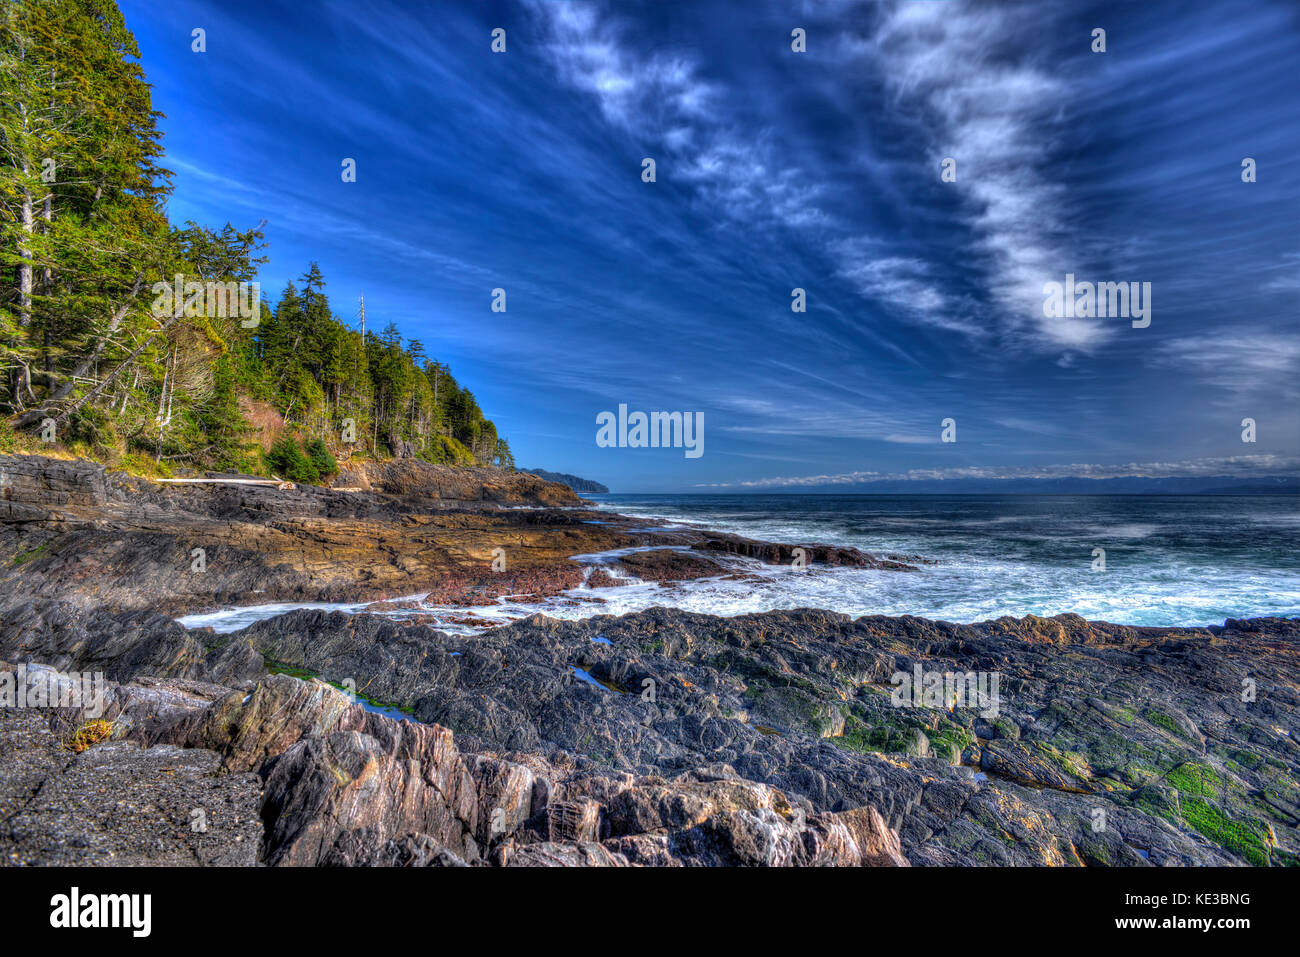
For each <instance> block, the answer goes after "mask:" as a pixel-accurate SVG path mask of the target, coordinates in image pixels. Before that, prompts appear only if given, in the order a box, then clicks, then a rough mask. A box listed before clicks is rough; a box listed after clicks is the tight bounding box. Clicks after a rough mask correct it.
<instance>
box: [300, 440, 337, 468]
mask: <svg viewBox="0 0 1300 957" xmlns="http://www.w3.org/2000/svg"><path fill="white" fill-rule="evenodd" d="M303 449H304V450H305V451H306V453H307V458H309V459H311V464H312V466H313V467H314V468H315V469H316V472H317V474H318V475H320V476H322V477H323V476H326V475H333V474H334V473H335V472H337V471H338V470H339V463H338V462H336V461H335V460H334V456H333V455H332V454H331V453H330V450H329V448H328V447H327V446H326V445H325V442H324V440H323V439H320V438H314V439H309V440H308V441H307V443H306V444H305V445H304V446H303Z"/></svg>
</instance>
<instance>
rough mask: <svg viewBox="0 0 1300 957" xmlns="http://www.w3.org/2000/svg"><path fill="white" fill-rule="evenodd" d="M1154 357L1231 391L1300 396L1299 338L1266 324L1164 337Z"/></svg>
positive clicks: (1234, 392) (1236, 393)
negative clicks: (1217, 331) (1201, 333)
mask: <svg viewBox="0 0 1300 957" xmlns="http://www.w3.org/2000/svg"><path fill="white" fill-rule="evenodd" d="M1153 361H1154V363H1155V364H1156V365H1158V366H1166V367H1177V368H1179V369H1180V370H1181V371H1182V373H1183V374H1191V375H1193V376H1195V377H1196V379H1197V381H1198V382H1201V383H1204V384H1207V385H1213V386H1216V387H1218V388H1221V389H1225V390H1227V391H1228V392H1231V393H1233V394H1234V395H1245V394H1252V393H1258V392H1267V393H1269V395H1270V396H1271V397H1272V398H1274V399H1278V398H1284V399H1294V398H1296V397H1297V396H1300V388H1298V387H1297V382H1300V340H1298V339H1297V338H1296V337H1295V336H1294V335H1279V334H1277V333H1275V332H1271V331H1268V330H1265V329H1258V328H1255V329H1252V328H1249V327H1245V328H1243V327H1238V328H1236V329H1233V330H1231V331H1228V332H1219V333H1214V334H1205V335H1197V336H1185V337H1183V338H1181V339H1171V340H1166V341H1164V342H1162V343H1161V344H1160V345H1159V347H1158V349H1157V352H1156V356H1155V358H1154V360H1153Z"/></svg>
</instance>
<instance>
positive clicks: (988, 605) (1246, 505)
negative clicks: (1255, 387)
mask: <svg viewBox="0 0 1300 957" xmlns="http://www.w3.org/2000/svg"><path fill="white" fill-rule="evenodd" d="M587 497H588V498H590V499H591V500H592V501H595V502H597V503H598V507H599V508H601V509H603V510H607V511H611V512H617V513H621V514H624V515H630V516H636V517H645V518H658V519H666V520H668V521H669V522H672V523H677V524H690V525H698V526H702V527H705V528H711V529H716V530H719V531H727V532H734V533H736V534H739V535H744V536H747V537H750V538H757V539H763V540H767V541H776V542H785V543H790V544H813V543H818V544H833V545H850V546H854V547H856V548H859V549H862V550H863V551H867V552H870V553H872V554H874V555H877V556H879V557H885V556H900V557H902V558H903V559H904V560H907V559H908V557H910V556H919V557H920V558H923V559H925V560H926V561H927V563H925V564H921V563H916V562H914V563H913V564H916V566H917V568H918V571H916V572H912V573H900V572H896V571H885V570H875V569H859V568H825V567H817V566H812V567H811V568H810V569H809V570H807V571H806V572H799V571H795V570H793V569H791V568H787V567H785V566H771V565H762V564H760V563H758V562H755V561H751V560H747V559H741V558H736V559H734V561H733V564H734V565H735V569H736V570H737V571H742V572H745V573H746V574H745V576H744V580H727V578H726V577H720V578H716V579H703V580H698V581H689V582H679V583H672V584H669V585H664V586H661V585H658V584H656V583H654V582H639V581H635V580H633V581H631V582H627V581H626V580H625V583H623V584H620V585H619V586H616V587H609V588H588V587H585V586H584V587H583V588H582V589H580V590H579V591H580V592H581V593H582V594H581V596H580V597H583V598H588V599H590V598H595V597H599V598H601V599H603V601H602V602H590V601H585V602H579V603H574V602H571V601H564V600H556V599H549V600H541V601H538V602H535V603H532V602H528V601H525V600H520V601H504V600H503V601H501V602H500V603H498V604H497V605H495V606H489V607H486V608H482V607H480V608H474V609H473V610H472V611H473V614H474V615H475V616H477V617H478V618H480V619H483V620H484V623H485V624H486V623H495V624H504V623H506V622H508V621H512V620H514V619H517V618H521V617H525V616H527V615H530V614H534V613H536V612H543V613H545V614H548V615H551V616H552V617H556V618H586V617H591V616H593V615H598V614H614V615H621V614H626V613H628V612H633V611H640V610H642V609H645V608H649V607H653V606H655V605H663V606H668V607H675V608H682V609H686V610H688V611H696V612H702V613H708V614H714V615H738V614H745V613H749V612H758V611H768V610H772V609H785V608H799V607H808V608H824V609H829V610H832V611H838V612H842V613H844V614H847V615H851V616H855V617H856V616H859V615H904V614H906V615H917V616H920V617H923V618H935V619H942V620H946V621H953V622H975V621H983V620H986V619H990V618H998V617H1000V616H1002V615H1013V616H1016V617H1019V616H1022V615H1027V614H1034V615H1044V616H1046V615H1056V614H1060V613H1062V612H1075V613H1077V614H1080V615H1082V616H1084V617H1085V618H1089V619H1094V620H1096V619H1099V620H1104V621H1110V622H1115V623H1118V624H1129V625H1218V624H1222V623H1223V621H1224V619H1226V618H1247V617H1254V616H1261V615H1277V616H1292V615H1300V502H1298V501H1297V500H1296V498H1295V497H1294V496H1291V495H1280V496H1272V495H1243V496H1215V495H1180V496H1172V495H1170V496H1164V495H1115V496H1065V495H953V496H941V495H808V494H754V495H706V494H695V495H615V494H610V495H588V496H587ZM1095 549H1101V550H1103V551H1104V564H1105V567H1104V570H1101V568H1100V563H1099V562H1098V560H1097V559H1098V555H1097V554H1096V553H1095V552H1094V550H1095ZM616 558H617V553H609V554H603V555H602V554H597V555H587V556H582V557H581V560H582V561H583V562H585V563H587V564H590V565H593V566H595V565H600V564H603V563H606V562H609V561H613V560H615V559H616ZM931 563H932V564H931ZM296 607H314V608H335V609H339V610H343V611H362V610H364V609H365V605H363V604H355V605H348V604H335V605H327V604H320V603H311V604H306V605H288V604H276V605H262V606H256V607H246V608H238V609H227V610H224V611H219V612H214V613H210V614H201V615H189V616H186V617H185V618H182V619H180V621H181V622H182V623H183V624H185V625H187V626H190V627H199V626H203V625H211V626H212V627H214V628H215V629H216V630H217V631H222V632H225V631H232V630H235V629H237V628H242V627H244V626H245V625H247V624H249V623H250V622H252V621H255V620H257V619H259V618H266V617H269V616H271V615H274V614H279V613H281V612H283V611H287V610H289V609H291V608H296ZM418 610H419V611H420V612H426V613H432V614H435V615H440V614H442V613H448V615H449V617H458V616H457V615H455V614H454V613H455V612H456V609H452V608H446V607H442V606H434V605H421V606H420V607H419V609H418ZM391 614H393V616H394V617H404V616H406V615H407V614H409V612H403V611H397V612H392V613H391ZM442 627H443V628H444V630H446V631H449V632H458V633H464V634H472V633H474V632H475V631H476V630H478V629H477V628H475V627H471V626H463V625H457V624H453V623H451V622H448V623H447V624H446V625H443V626H442ZM480 627H481V626H480Z"/></svg>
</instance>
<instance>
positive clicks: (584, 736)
mask: <svg viewBox="0 0 1300 957" xmlns="http://www.w3.org/2000/svg"><path fill="white" fill-rule="evenodd" d="M12 615H13V616H16V617H11V618H10V619H5V620H6V621H12V620H16V621H20V622H22V623H23V627H22V628H20V629H15V628H12V627H8V626H6V627H4V628H3V630H0V658H3V659H5V660H8V661H10V662H11V663H16V662H19V661H31V660H35V659H34V658H33V657H32V656H33V655H40V654H45V653H48V652H49V651H55V652H58V654H59V655H60V656H61V657H60V658H59V660H60V662H64V663H66V664H68V665H77V664H78V663H79V662H85V661H95V660H99V659H98V658H97V657H95V656H98V655H101V654H102V651H101V649H102V648H104V647H108V646H112V647H113V648H114V649H115V659H116V660H119V661H133V662H137V663H138V670H137V671H136V673H135V674H133V675H131V674H127V673H126V672H128V671H130V670H131V668H130V667H128V666H126V665H121V666H119V667H118V670H117V672H116V676H117V681H116V682H115V683H113V684H112V686H111V691H110V694H109V695H108V699H107V706H106V710H105V720H108V721H111V722H112V727H113V731H112V735H111V738H110V740H109V741H108V742H107V743H105V744H101V745H97V746H95V747H92V748H91V749H90V750H88V751H86V752H85V753H84V754H82V755H80V756H70V755H69V754H67V753H66V752H65V751H63V750H60V748H61V745H60V744H59V742H60V741H62V740H64V739H65V738H66V736H67V734H68V733H69V732H70V730H71V724H70V723H69V721H68V719H67V716H66V715H65V714H63V713H62V712H60V713H59V714H58V716H56V718H55V720H51V719H50V717H49V716H47V715H44V714H42V713H41V712H35V711H31V710H28V711H26V712H22V713H21V714H20V715H19V717H18V718H16V719H15V717H14V715H15V714H17V712H12V711H11V712H10V713H9V714H8V715H6V718H7V723H6V724H5V725H4V726H3V731H2V732H0V747H2V748H3V753H4V755H5V759H4V760H5V761H6V762H7V763H6V764H5V765H4V767H5V792H4V793H5V795H6V797H5V799H4V801H5V803H4V805H3V807H4V808H5V809H6V810H5V811H4V813H3V817H0V820H3V821H4V826H3V828H0V842H5V843H7V844H8V850H7V851H6V853H8V854H9V855H10V856H11V857H15V856H16V859H22V860H27V861H32V862H40V861H45V860H54V859H57V860H67V859H68V858H67V855H68V854H71V856H72V858H73V859H81V858H80V857H79V855H83V856H85V857H87V858H90V857H91V856H92V855H91V853H90V851H89V850H86V851H84V852H77V851H74V852H69V851H67V850H65V849H55V848H54V847H53V846H52V845H50V844H49V842H48V841H46V842H45V843H44V844H42V843H41V840H40V838H39V835H40V834H41V833H42V832H41V825H40V820H41V819H42V815H48V816H49V817H50V819H51V821H52V822H53V823H52V825H51V832H52V833H62V830H61V829H62V828H63V827H64V825H63V824H61V823H59V822H61V821H64V820H65V818H64V817H62V816H61V814H62V812H61V811H60V810H59V808H60V805H59V803H58V802H54V803H53V804H50V805H49V806H48V807H47V808H45V809H44V810H41V808H42V807H43V806H42V805H39V804H36V805H32V804H26V805H23V804H22V802H23V801H24V800H26V799H27V798H30V796H31V795H32V794H39V793H45V791H46V789H47V788H50V787H51V785H47V784H42V781H44V780H45V779H49V780H50V781H57V780H58V777H59V776H60V775H65V774H67V773H68V771H67V768H69V767H71V768H74V769H78V768H83V767H84V768H97V769H99V772H98V773H103V774H104V775H105V779H106V781H107V782H109V785H110V787H109V793H111V792H112V790H113V788H112V782H113V781H114V780H115V778H114V777H113V775H114V774H116V773H118V769H120V767H122V766H125V765H126V764H129V763H130V762H132V761H139V762H142V764H141V767H142V768H144V769H145V773H146V774H148V773H152V772H149V771H148V770H147V769H148V768H149V764H148V762H149V761H155V760H156V759H157V757H158V756H173V757H174V756H175V755H178V754H184V755H200V757H197V758H192V760H194V761H196V762H197V763H196V764H195V767H202V768H205V769H210V770H212V771H215V772H216V774H215V776H210V777H201V778H195V779H194V780H196V781H202V782H206V784H207V785H208V786H212V787H216V786H217V784H220V783H221V782H226V781H228V780H235V781H245V782H247V781H249V780H255V781H256V782H257V785H258V788H259V790H258V796H257V813H258V815H259V817H260V821H261V829H260V835H259V838H260V839H259V844H258V850H257V854H256V859H257V860H258V861H259V862H262V863H267V864H272V865H286V864H291V865H297V864H329V865H391V866H461V865H468V866H485V865H493V866H521V865H529V866H542V865H548V866H623V865H633V866H637V865H643V866H699V865H746V866H748V865H757V866H786V865H790V866H811V865H838V866H861V865H881V864H886V865H887V864H905V863H911V864H922V865H951V864H957V865H962V864H1020V865H1026V864H1033V865H1038V864H1056V865H1134V866H1145V865H1148V864H1150V865H1170V864H1172V865H1223V864H1228V865H1232V864H1237V865H1240V864H1291V863H1294V862H1295V860H1296V857H1295V855H1296V853H1297V850H1298V849H1300V831H1298V830H1297V819H1298V816H1300V807H1298V805H1297V797H1298V794H1300V792H1298V789H1297V782H1296V768H1297V766H1298V765H1300V749H1297V746H1296V744H1295V741H1294V737H1293V735H1294V732H1295V728H1296V720H1295V716H1296V714H1297V706H1298V705H1300V692H1297V684H1296V682H1297V674H1298V673H1300V671H1298V669H1297V661H1296V655H1297V650H1298V644H1297V639H1298V638H1300V623H1298V622H1295V621H1291V620H1283V619H1255V620H1251V621H1244V622H1242V621H1229V622H1227V623H1225V625H1224V626H1223V627H1222V628H1215V629H1199V628H1194V629H1177V628H1131V627H1124V626H1115V625H1109V624H1105V623H1099V622H1086V621H1084V620H1083V619H1081V618H1078V617H1077V616H1072V615H1063V616H1058V617H1056V618H1050V619H1040V618H1033V617H1032V616H1031V617H1027V618H1023V619H1002V620H999V621H994V622H985V623H981V624H978V625H969V626H961V625H953V624H948V623H944V622H931V621H926V620H923V619H917V618H908V617H904V618H883V617H866V618H860V619H856V620H853V619H850V618H848V617H846V616H843V615H837V614H831V613H827V612H820V611H812V610H798V611H791V612H769V613H765V614H761V615H748V616H741V617H737V618H730V619H727V618H716V617H712V616H707V615H694V614H689V613H685V612H679V611H670V610H665V609H652V610H650V611H647V612H644V613H641V614H636V615H627V616H623V617H621V618H613V617H598V618H594V619H590V620H586V621H574V622H558V621H555V620H551V619H547V618H543V617H540V616H539V617H535V618H532V619H528V620H527V621H523V622H517V623H515V624H513V625H510V626H508V627H504V628H499V629H496V630H492V631H489V632H485V633H484V634H481V635H476V636H474V637H472V638H464V637H454V636H448V635H446V634H444V633H442V632H439V631H436V630H434V629H432V628H429V627H427V626H425V625H419V624H409V623H407V624H403V623H399V622H395V621H391V620H388V619H384V618H380V617H378V616H373V615H358V616H349V615H344V614H341V613H337V612H335V613H324V612H319V611H297V612H292V613H290V614H286V615H282V616H280V617H278V618H273V619H269V620H266V621H263V622H259V623H258V624H256V625H253V626H251V627H249V628H247V629H245V630H244V631H242V632H238V633H235V634H233V635H225V636H218V635H214V634H212V633H211V632H208V631H192V632H188V633H183V634H182V635H180V636H178V635H177V633H176V631H175V629H174V627H173V626H172V624H171V623H170V622H165V621H154V620H151V619H142V618H139V617H136V616H129V615H128V616H123V617H122V620H121V621H119V620H118V619H115V618H114V617H113V616H103V617H100V616H90V617H87V618H77V617H75V616H74V617H73V618H72V619H71V621H72V623H73V626H69V625H68V624H67V622H68V619H67V618H66V616H67V615H68V609H67V607H66V606H65V605H61V604H59V603H48V604H47V605H44V606H42V605H40V604H39V603H35V604H33V603H28V604H26V605H25V606H23V607H21V608H20V609H18V610H17V611H14V612H13V613H12ZM46 616H50V617H52V618H53V619H54V620H56V621H60V622H64V624H63V625H62V626H60V627H58V628H55V627H53V625H50V626H49V627H44V628H43V627H42V625H41V622H42V621H44V620H45V617H46ZM60 616H63V617H60ZM70 629H71V633H73V634H74V635H75V636H78V637H77V638H76V640H75V641H72V642H69V641H67V640H65V639H62V638H60V637H58V636H59V635H61V634H63V633H64V632H65V631H69V630H70ZM78 629H80V630H78ZM83 632H84V636H82V633H83ZM34 635H35V636H41V635H44V636H46V637H45V638H44V639H42V640H40V641H38V640H35V639H33V637H32V636H34ZM186 642H189V643H192V646H191V645H190V644H186ZM178 647H179V648H182V649H183V651H182V652H178V651H177V650H176V649H177V648H178ZM79 655H80V656H82V657H78V656H79ZM87 655H89V656H90V657H85V656H87ZM263 656H265V658H266V659H267V660H271V661H273V662H276V663H277V665H276V667H277V668H290V669H292V670H293V671H294V673H295V674H299V675H303V674H307V673H315V674H318V675H319V676H320V677H321V678H323V679H325V680H326V681H329V682H334V683H335V684H338V685H345V686H347V687H355V688H356V690H357V691H358V692H360V693H362V694H364V695H366V696H368V697H369V698H370V699H373V700H375V701H378V702H381V703H383V704H384V705H386V706H390V707H400V708H404V709H406V710H407V711H408V713H409V714H410V715H411V717H412V718H413V719H415V720H406V721H397V720H394V719H393V718H391V717H388V716H386V715H384V714H378V713H376V712H375V711H374V710H372V709H371V708H370V707H369V706H367V705H364V704H361V703H357V702H356V701H354V700H353V699H351V698H349V697H348V696H346V695H345V694H343V693H342V692H341V691H339V690H337V689H336V688H335V687H333V686H331V685H330V684H326V683H324V682H322V681H319V680H313V679H307V680H303V679H301V678H298V677H291V676H289V675H288V674H268V673H266V672H265V670H262V669H261V668H260V666H258V665H256V664H255V662H257V661H259V660H261V659H262V658H263ZM234 663H237V664H234ZM918 665H919V666H920V667H921V668H922V669H923V670H924V671H926V672H939V673H943V672H961V673H965V672H985V673H993V674H997V675H998V676H999V685H998V696H997V699H996V701H984V702H982V703H981V702H975V705H976V706H975V707H967V706H966V703H965V702H962V703H959V704H958V705H957V706H948V705H945V704H944V703H943V702H941V701H940V702H934V703H933V704H929V705H927V704H925V703H922V705H921V706H919V707H895V706H894V703H893V701H892V700H891V697H892V692H893V690H894V687H893V685H892V684H891V677H892V676H894V675H895V673H906V674H913V673H914V669H915V668H916V666H918ZM12 666H13V665H12V664H11V665H10V666H9V667H12ZM154 668H157V669H160V671H161V672H166V674H162V675H161V676H160V675H158V674H150V673H148V672H149V670H150V669H154ZM1247 680H1249V682H1253V687H1254V697H1253V700H1244V698H1249V696H1243V693H1242V690H1243V687H1244V684H1243V683H1244V682H1246V681H1247ZM33 716H35V717H33ZM15 722H17V723H15ZM41 722H44V728H45V730H44V731H43V732H42V731H41V727H40V723H41ZM42 735H44V737H42ZM101 749H119V750H106V751H105V759H104V760H103V761H102V762H100V763H99V764H96V763H94V762H96V761H98V760H99V759H97V758H87V755H95V754H96V753H97V752H99V751H100V750H101ZM159 749H171V750H159ZM28 752H31V753H32V754H34V755H36V758H34V759H33V760H31V761H27V760H25V759H24V758H23V757H22V756H23V755H25V754H27V753H28ZM42 755H43V756H42ZM151 756H152V757H151ZM171 759H173V758H172V757H169V758H168V760H171ZM19 768H23V769H33V768H34V769H36V770H34V771H31V770H24V771H19V770H17V769H19ZM10 769H13V770H10ZM42 769H43V770H42ZM85 773H87V774H89V773H90V772H89V771H86V772H85ZM250 776H251V777H250ZM178 780H189V779H188V778H181V779H178ZM49 793H58V792H57V791H56V790H50V791H49ZM186 799H187V800H198V799H197V798H194V799H190V798H189V797H188V795H187V796H186ZM210 803H212V804H214V806H221V805H220V803H219V801H218V799H217V798H216V797H214V798H212V799H211V801H210ZM20 805H22V806H21V807H20ZM15 812H17V813H15ZM241 820H242V818H241ZM234 836H235V835H233V834H232V836H231V843H230V844H229V845H226V846H223V847H222V849H221V851H220V854H235V855H237V854H238V853H240V851H241V850H242V848H236V846H235V842H234V841H233V837H234ZM56 843H57V842H56ZM244 843H246V838H245V841H241V842H239V844H240V845H243V844H244ZM91 846H94V842H93V841H91ZM116 853H140V854H143V853H145V852H144V851H143V850H141V849H138V848H137V849H135V850H129V851H128V850H123V851H117V852H116ZM163 853H164V851H159V854H163ZM166 853H172V854H173V856H184V854H183V853H181V851H179V850H176V849H175V848H173V849H172V850H171V851H166ZM185 853H189V852H188V851H186V852H185ZM244 853H246V851H244ZM220 854H217V855H215V856H214V857H213V858H212V859H213V860H215V859H216V857H217V856H220ZM168 859H169V860H170V859H172V858H168ZM189 859H190V861H191V862H192V863H202V862H207V861H206V860H205V859H204V858H203V855H202V852H201V851H200V852H199V853H198V854H197V855H193V854H192V855H191V857H190V858H189ZM241 862H243V860H242V859H241Z"/></svg>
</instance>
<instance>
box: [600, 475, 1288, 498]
mask: <svg viewBox="0 0 1300 957" xmlns="http://www.w3.org/2000/svg"><path fill="white" fill-rule="evenodd" d="M575 491H576V488H575ZM744 491H750V492H765V493H769V494H773V493H775V494H780V493H782V492H811V493H815V494H842V495H855V494H856V495H861V494H867V495H1295V494H1297V493H1300V479H1297V478H1296V477H1295V476H1291V475H1271V476H1258V477H1251V478H1241V477H1239V476H1231V475H1206V476H1202V477H1196V478H1193V477H1188V476H1177V477H1171V478H1143V477H1140V476H1136V475H1133V476H1125V477H1122V478H1105V479H1091V478H1041V479H1036V478H1007V479H985V478H958V479H880V480H878V481H874V482H855V483H853V484H842V485H839V484H828V485H817V486H813V485H801V486H798V487H788V486H787V487H776V486H773V487H769V488H751V489H745V490H744Z"/></svg>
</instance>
